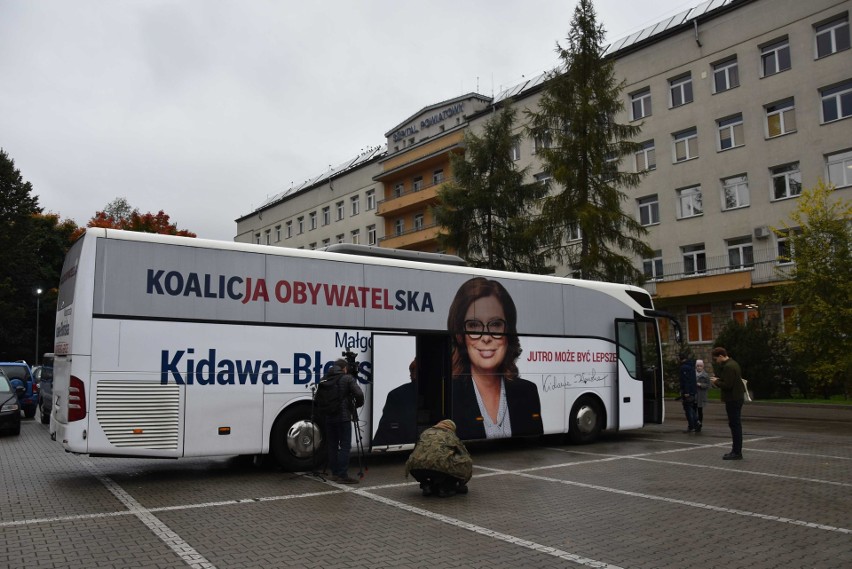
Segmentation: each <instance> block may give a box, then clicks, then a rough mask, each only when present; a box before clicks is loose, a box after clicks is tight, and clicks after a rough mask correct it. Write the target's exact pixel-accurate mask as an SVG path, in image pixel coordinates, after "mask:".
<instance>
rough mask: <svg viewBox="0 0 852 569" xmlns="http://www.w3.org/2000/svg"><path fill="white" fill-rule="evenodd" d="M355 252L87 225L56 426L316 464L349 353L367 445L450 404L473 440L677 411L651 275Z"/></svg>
mask: <svg viewBox="0 0 852 569" xmlns="http://www.w3.org/2000/svg"><path fill="white" fill-rule="evenodd" d="M339 247H340V248H342V249H343V252H334V251H306V250H297V249H286V248H280V247H270V246H262V245H250V244H241V243H230V242H218V241H209V240H204V239H191V238H184V237H172V236H164V235H152V234H147V233H135V232H124V231H116V230H110V229H95V228H90V229H88V230H87V231H86V233H85V234H84V235H83V237H81V238H80V239H79V240H78V241H77V242H76V243H75V244H74V245H73V246H72V248H71V250H70V251H69V252H68V255H67V257H66V259H65V264H64V266H63V269H62V277H61V282H60V287H59V298H58V304H57V314H56V335H55V345H54V352H55V363H54V369H55V375H54V377H55V379H54V391H53V397H54V405H53V413H52V418H51V427H50V429H51V435H52V436H53V437H54V438H55V439H56V440H57V441H59V442H60V443H61V444H62V445H63V447H64V448H65V449H66V450H68V451H70V452H73V453H82V454H89V455H92V456H129V457H157V458H180V457H199V456H215V455H263V454H271V455H272V456H274V457H275V459H276V460H277V461H278V462H279V463H280V464H281V465H282V466H283V467H284V468H287V469H291V470H308V469H310V467H311V465H312V461H313V460H314V458H315V456H316V455H319V456H324V454H319V453H324V450H322V449H323V441H322V426H321V425H315V424H314V422H313V421H312V418H313V415H312V403H311V398H312V391H313V390H312V386H313V385H314V384H315V383H316V382H317V381H318V380H319V378H320V377H322V375H323V373H324V372H325V371H326V370H327V369H328V368H329V367H330V366H331V365H332V363H333V362H334V360H336V359H338V358H340V357H341V355H342V354H343V353H344V352H349V353H350V358H351V359H354V360H356V361H357V366H356V367H357V370H358V372H357V379H358V380H359V382H360V384H361V385H362V387H363V390H364V393H365V398H366V403H365V405H364V406H363V407H362V408H360V409H359V410H358V414H357V417H355V418H354V420H355V421H356V422H357V425H358V426H359V427H360V428H359V429H354V430H353V438H356V437H357V436H358V433H359V432H360V433H361V434H362V437H361V438H359V439H357V440H355V441H354V442H355V443H358V442H359V440H360V441H362V442H363V446H364V447H366V448H367V450H373V451H376V450H389V449H397V448H410V446H411V445H412V444H413V443H414V442H416V438H417V434H418V433H419V432H420V431H422V430H423V428H425V427H428V426H430V425H432V424H434V423H435V422H437V421H438V420H441V419H444V418H451V419H453V420H455V421H456V423H457V425H458V432H459V434H460V436H462V438H464V439H466V440H476V439H486V438H499V437H517V436H534V435H538V434H552V433H564V434H566V435H567V436H568V438H570V439H571V440H573V441H574V442H589V441H591V440H594V439H595V438H596V437H597V435H598V434H599V433H600V431H601V430H604V429H611V430H626V429H636V428H640V427H642V426H643V425H645V424H649V423H661V422H662V421H663V377H662V355H661V344H660V335H659V331H658V328H657V317H667V315H665V314H663V313H660V312H657V311H655V310H654V308H653V305H652V302H651V297H650V295H649V294H648V293H647V292H646V291H645V290H643V289H642V288H638V287H634V286H628V285H619V284H611V283H601V282H592V281H583V280H572V279H565V278H558V277H549V276H538V275H526V274H520V273H509V272H500V271H490V270H482V269H474V268H469V267H466V266H463V263H462V262H460V261H461V260H460V259H458V258H457V257H450V256H445V255H430V254H423V253H417V252H410V251H393V250H387V251H383V250H381V249H379V248H374V247H369V248H368V247H357V246H345V245H342V246H339ZM333 248H334V246H333V247H332V249H333ZM353 253H356V254H353ZM453 260H456V261H459V262H460V263H458V264H447V262H451V261H453ZM673 325H674V327H675V328H676V330H677V331H678V332H679V327H678V325H677V322H674V321H673ZM353 354H354V357H353ZM317 423H319V422H317Z"/></svg>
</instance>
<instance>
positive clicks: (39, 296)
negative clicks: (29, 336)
mask: <svg viewBox="0 0 852 569" xmlns="http://www.w3.org/2000/svg"><path fill="white" fill-rule="evenodd" d="M41 292H42V291H41V289H40V288H37V289H36V353H35V360H33V361H34V362H35V364H34V365H38V321H39V310H40V308H41Z"/></svg>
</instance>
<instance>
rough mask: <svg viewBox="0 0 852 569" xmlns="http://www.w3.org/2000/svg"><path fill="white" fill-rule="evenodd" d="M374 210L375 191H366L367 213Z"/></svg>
mask: <svg viewBox="0 0 852 569" xmlns="http://www.w3.org/2000/svg"><path fill="white" fill-rule="evenodd" d="M374 209H376V190H367V211H373V210H374Z"/></svg>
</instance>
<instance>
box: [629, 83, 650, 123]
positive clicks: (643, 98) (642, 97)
mask: <svg viewBox="0 0 852 569" xmlns="http://www.w3.org/2000/svg"><path fill="white" fill-rule="evenodd" d="M630 108H631V109H632V114H633V120H634V121H635V120H639V119H642V118H645V117H648V116H651V88H650V87H648V88H647V89H642V90H641V91H639V92H637V93H633V94H632V95H630Z"/></svg>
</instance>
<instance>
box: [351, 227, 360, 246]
mask: <svg viewBox="0 0 852 569" xmlns="http://www.w3.org/2000/svg"><path fill="white" fill-rule="evenodd" d="M351 235H352V244H353V245H360V244H361V230H360V229H353V230H352V233H351Z"/></svg>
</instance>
